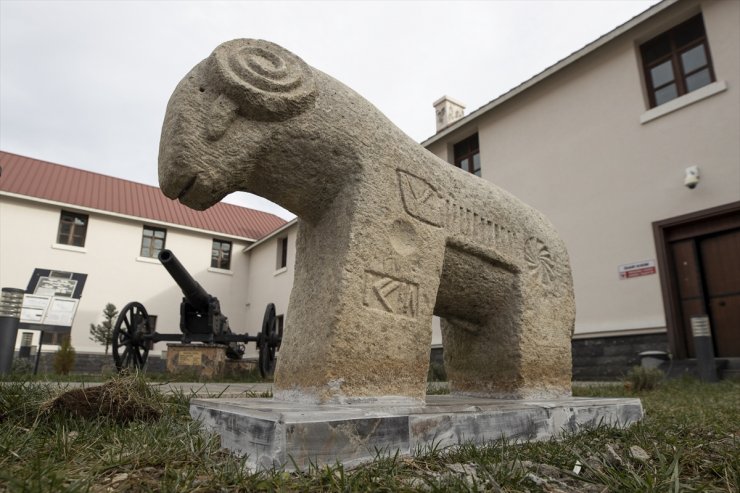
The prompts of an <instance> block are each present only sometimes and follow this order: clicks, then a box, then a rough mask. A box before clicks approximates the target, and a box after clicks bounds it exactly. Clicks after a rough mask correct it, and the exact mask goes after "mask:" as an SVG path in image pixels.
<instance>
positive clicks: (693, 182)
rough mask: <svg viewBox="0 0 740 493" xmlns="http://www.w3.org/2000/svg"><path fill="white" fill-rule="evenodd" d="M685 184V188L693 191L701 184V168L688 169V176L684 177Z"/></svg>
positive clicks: (691, 167) (690, 167)
mask: <svg viewBox="0 0 740 493" xmlns="http://www.w3.org/2000/svg"><path fill="white" fill-rule="evenodd" d="M683 184H684V186H685V187H687V188H689V189H691V190H693V189H695V188H696V186H697V185H698V184H699V167H698V166H689V167H688V168H686V176H684V179H683Z"/></svg>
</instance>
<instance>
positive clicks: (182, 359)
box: [167, 344, 226, 378]
mask: <svg viewBox="0 0 740 493" xmlns="http://www.w3.org/2000/svg"><path fill="white" fill-rule="evenodd" d="M225 364H226V346H223V345H221V344H167V372H169V373H185V374H189V373H193V374H194V375H195V376H198V377H202V378H215V377H220V376H222V375H223V373H224V366H225Z"/></svg>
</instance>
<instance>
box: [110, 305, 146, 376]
mask: <svg viewBox="0 0 740 493" xmlns="http://www.w3.org/2000/svg"><path fill="white" fill-rule="evenodd" d="M149 332H150V327H149V315H148V314H147V313H146V309H145V308H144V305H142V304H141V303H139V302H136V301H134V302H131V303H129V304H128V305H126V306H124V307H123V310H121V314H120V315H119V316H118V320H116V325H115V326H114V328H113V344H112V345H113V361H115V363H116V368H117V369H118V371H119V372H120V371H121V370H123V369H124V368H137V369H141V368H143V367H144V363H146V358H147V356H149V341H147V340H145V339H144V336H145V335H147V334H149Z"/></svg>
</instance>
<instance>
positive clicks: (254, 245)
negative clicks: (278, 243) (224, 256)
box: [242, 217, 298, 253]
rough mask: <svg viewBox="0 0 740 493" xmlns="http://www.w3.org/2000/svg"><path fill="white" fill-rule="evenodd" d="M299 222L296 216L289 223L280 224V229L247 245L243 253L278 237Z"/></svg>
mask: <svg viewBox="0 0 740 493" xmlns="http://www.w3.org/2000/svg"><path fill="white" fill-rule="evenodd" d="M297 223H298V218H297V217H296V218H293V219H292V220H291V221H288V222H287V223H285V224H283V225H282V226H280V227H279V228H278V229H276V230H274V231H273V232H271V233H270V234H268V235H267V236H263V237H262V238H260V239H259V240H257V241H255V242H254V243H252V244H251V245H247V246H246V247H245V248H244V250H242V253H247V252H248V251H250V250H252V249H253V248H255V247H257V246H259V245H261V244H262V243H264V242H266V241H267V240H269V239H271V238H274V237H276V236H277V235H279V234H280V233H282V232H283V231H285V230H286V229H288V228H290V227H291V226H293V225H294V224H297Z"/></svg>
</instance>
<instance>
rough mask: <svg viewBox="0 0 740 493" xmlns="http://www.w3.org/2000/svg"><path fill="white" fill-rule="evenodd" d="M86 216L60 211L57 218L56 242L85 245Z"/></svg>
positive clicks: (78, 245)
mask: <svg viewBox="0 0 740 493" xmlns="http://www.w3.org/2000/svg"><path fill="white" fill-rule="evenodd" d="M87 219H88V218H87V216H86V215H85V214H76V213H74V212H67V211H62V215H61V217H60V218H59V232H58V233H57V243H58V244H60V245H72V246H77V247H84V246H85V235H86V234H87Z"/></svg>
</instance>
